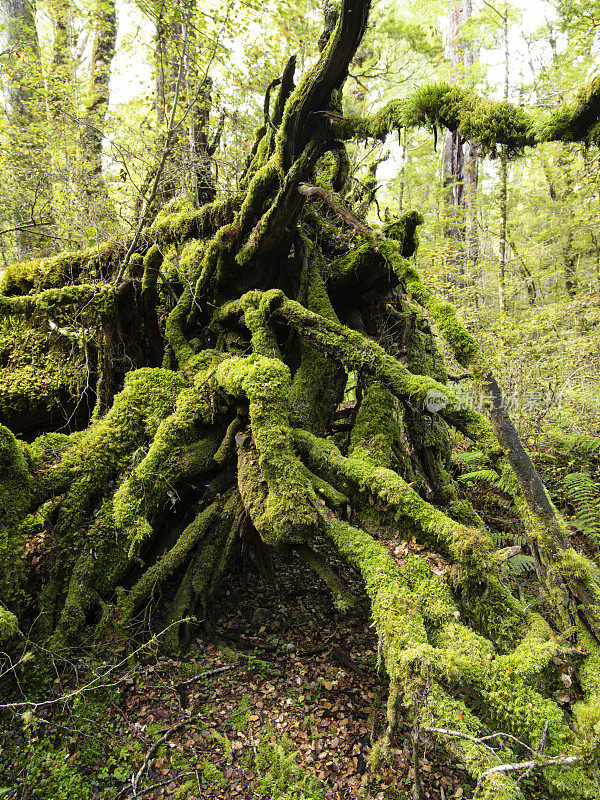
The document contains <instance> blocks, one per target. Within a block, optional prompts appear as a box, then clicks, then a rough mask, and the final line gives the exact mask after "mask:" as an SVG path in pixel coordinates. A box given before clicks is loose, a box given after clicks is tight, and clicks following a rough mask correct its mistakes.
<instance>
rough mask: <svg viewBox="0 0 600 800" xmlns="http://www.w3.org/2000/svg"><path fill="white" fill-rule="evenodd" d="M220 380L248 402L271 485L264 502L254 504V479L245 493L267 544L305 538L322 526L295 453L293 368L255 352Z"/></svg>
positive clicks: (234, 362)
mask: <svg viewBox="0 0 600 800" xmlns="http://www.w3.org/2000/svg"><path fill="white" fill-rule="evenodd" d="M215 381H216V382H217V383H218V385H219V386H220V387H221V388H222V389H223V390H224V391H225V392H227V393H228V394H230V395H232V396H234V397H246V398H247V399H248V400H249V403H250V405H249V413H250V424H251V428H252V437H253V440H254V444H255V445H256V450H257V453H258V459H257V463H256V467H257V469H258V470H259V472H260V476H261V480H262V481H263V482H264V483H266V489H267V496H266V500H265V502H264V503H262V502H258V503H254V502H253V500H252V496H253V491H252V490H251V488H250V487H251V485H252V483H253V482H252V481H251V480H250V481H248V484H247V487H248V491H246V488H245V487H244V486H243V485H242V484H243V481H241V482H240V491H241V493H242V497H243V498H244V502H245V504H246V507H247V509H248V512H249V513H250V515H251V517H252V522H253V523H254V525H255V527H256V529H257V531H258V532H259V534H260V536H261V538H262V539H263V541H264V542H265V543H266V544H282V543H298V542H304V541H305V540H306V538H307V537H308V536H310V535H311V534H312V533H313V532H314V530H315V528H316V524H317V515H316V511H315V508H314V499H315V495H314V491H313V489H312V486H311V484H310V482H309V480H308V479H307V477H306V474H305V471H304V469H303V467H302V464H301V463H300V460H299V459H298V457H297V456H296V454H295V452H294V447H293V436H292V430H291V428H290V422H289V419H290V383H291V380H290V372H289V369H288V368H287V366H286V365H285V364H284V363H283V362H282V361H280V360H279V359H277V358H267V357H266V356H260V355H256V354H253V355H251V356H248V357H247V358H238V357H232V358H230V359H228V360H227V361H226V362H224V363H223V364H221V365H220V366H219V367H218V369H217V370H216V373H215Z"/></svg>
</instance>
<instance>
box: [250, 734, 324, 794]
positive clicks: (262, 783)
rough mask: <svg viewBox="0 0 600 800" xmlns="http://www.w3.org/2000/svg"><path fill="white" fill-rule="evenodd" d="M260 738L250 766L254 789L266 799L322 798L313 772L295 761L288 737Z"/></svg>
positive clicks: (321, 791) (291, 744) (291, 743)
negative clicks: (254, 773)
mask: <svg viewBox="0 0 600 800" xmlns="http://www.w3.org/2000/svg"><path fill="white" fill-rule="evenodd" d="M274 738H275V737H273V736H270V735H269V732H268V731H267V732H266V735H265V736H264V737H263V738H261V739H260V741H259V745H258V749H257V753H256V756H255V757H254V769H255V770H256V775H257V777H256V784H255V792H256V794H257V795H258V796H259V797H264V798H269V800H324V798H325V794H324V792H323V788H322V786H321V784H320V781H319V780H318V778H317V776H316V774H315V771H314V769H313V768H311V767H308V768H307V767H306V766H301V765H300V764H298V762H297V761H296V754H295V750H296V748H295V745H294V743H293V742H292V740H291V739H290V738H289V737H288V736H277V740H276V741H275V742H273V741H272V739H274Z"/></svg>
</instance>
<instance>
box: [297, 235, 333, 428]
mask: <svg viewBox="0 0 600 800" xmlns="http://www.w3.org/2000/svg"><path fill="white" fill-rule="evenodd" d="M296 248H297V257H298V258H299V260H301V264H302V267H301V279H302V284H303V291H302V295H303V296H301V297H300V298H299V299H300V300H301V302H303V303H304V304H305V305H306V307H307V308H309V309H310V310H311V311H314V312H315V313H317V314H320V315H321V316H322V317H325V318H326V319H331V320H334V321H336V322H337V317H336V314H335V311H334V310H333V307H332V305H331V302H330V300H329V296H328V294H327V290H326V288H325V281H324V279H323V275H322V273H321V266H322V265H321V263H320V262H321V259H320V257H319V256H318V254H317V253H316V252H315V249H314V246H313V245H312V243H311V242H309V241H308V240H307V239H306V238H305V237H304V236H302V235H301V234H300V235H299V236H298V239H297V242H296ZM300 356H301V360H300V366H299V367H298V369H297V370H296V374H295V375H294V379H293V381H292V387H291V407H292V412H291V413H292V416H291V419H292V423H293V424H294V425H298V426H300V427H301V428H305V429H306V430H309V431H311V432H312V433H315V434H317V435H320V434H322V433H324V431H325V428H326V426H327V425H328V424H329V421H330V420H331V416H332V414H333V412H334V411H335V408H336V406H337V404H338V403H339V400H340V396H341V394H342V391H343V382H344V381H345V378H346V374H345V372H344V371H343V370H342V369H341V368H340V366H339V365H338V364H336V363H335V362H334V361H332V360H331V359H328V358H326V357H325V356H324V355H322V354H321V353H319V352H318V351H317V350H315V349H314V347H312V346H311V345H310V344H308V342H305V341H301V343H300Z"/></svg>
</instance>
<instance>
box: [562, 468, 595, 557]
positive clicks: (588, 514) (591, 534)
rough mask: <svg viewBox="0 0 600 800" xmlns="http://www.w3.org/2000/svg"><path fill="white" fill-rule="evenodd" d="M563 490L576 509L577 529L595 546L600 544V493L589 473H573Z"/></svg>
mask: <svg viewBox="0 0 600 800" xmlns="http://www.w3.org/2000/svg"><path fill="white" fill-rule="evenodd" d="M562 488H563V489H564V492H565V494H566V496H567V498H568V499H569V500H570V501H571V503H572V504H573V507H574V509H575V523H574V524H575V527H576V528H577V529H578V530H579V531H580V532H581V533H582V534H583V535H584V536H585V537H586V538H588V539H589V540H590V541H592V542H593V543H594V544H598V543H600V493H599V491H598V486H597V484H596V483H594V481H593V480H592V478H591V477H590V476H589V475H588V473H587V472H571V473H569V474H568V475H565V477H564V478H563V479H562Z"/></svg>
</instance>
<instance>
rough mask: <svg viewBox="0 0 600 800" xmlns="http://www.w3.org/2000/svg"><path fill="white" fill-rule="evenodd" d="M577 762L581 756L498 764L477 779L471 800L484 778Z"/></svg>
mask: <svg viewBox="0 0 600 800" xmlns="http://www.w3.org/2000/svg"><path fill="white" fill-rule="evenodd" d="M577 761H581V756H558V757H557V758H548V759H546V760H545V761H519V762H518V763H517V764H500V766H498V767H492V768H491V769H488V770H486V771H485V772H482V773H481V775H480V776H479V778H477V786H476V787H475V792H474V793H473V800H475V798H476V797H477V795H478V794H479V789H480V788H481V784H482V782H483V780H484V778H487V777H489V776H490V775H493V774H494V773H497V772H516V771H517V770H519V769H526V770H533V769H535V767H550V766H552V765H553V764H575V763H576V762H577Z"/></svg>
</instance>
